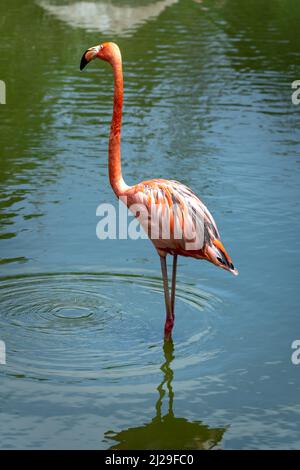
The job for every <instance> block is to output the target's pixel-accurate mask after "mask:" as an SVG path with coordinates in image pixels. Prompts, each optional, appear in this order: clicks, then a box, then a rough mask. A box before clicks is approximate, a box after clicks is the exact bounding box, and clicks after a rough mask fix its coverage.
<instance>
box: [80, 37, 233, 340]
mask: <svg viewBox="0 0 300 470" xmlns="http://www.w3.org/2000/svg"><path fill="white" fill-rule="evenodd" d="M96 58H99V59H102V60H104V61H106V62H108V63H109V64H111V66H112V68H113V72H114V105H113V116H112V123H111V130H110V138H109V148H108V167H109V181H110V184H111V187H112V189H113V191H114V192H115V194H116V196H117V197H118V198H121V199H122V200H123V201H124V202H125V204H127V206H128V207H129V209H130V210H132V207H136V206H138V207H139V208H140V209H141V210H138V211H137V212H135V215H136V216H137V217H138V218H139V220H140V222H141V225H142V226H143V227H144V229H145V230H146V232H147V233H148V235H149V238H150V239H151V241H152V242H153V244H154V246H155V248H156V250H157V252H158V255H159V256H160V262H161V271H162V277H163V285H164V295H165V305H166V321H165V328H164V336H165V340H170V339H171V336H172V330H173V326H174V320H175V316H174V306H175V289H176V270H177V256H178V255H181V256H188V257H192V258H196V259H205V260H207V261H210V262H211V263H213V264H215V265H216V266H219V267H221V268H223V269H226V270H227V271H230V272H231V273H232V274H235V275H237V274H238V271H237V270H236V269H235V268H234V266H233V264H232V261H231V259H230V257H229V255H228V253H227V252H226V250H225V248H224V246H223V244H222V242H221V240H220V235H219V232H218V229H217V226H216V224H215V221H214V219H213V217H212V216H211V214H210V212H209V211H208V209H207V208H206V207H205V205H204V204H203V203H202V202H201V201H200V199H199V198H198V197H197V196H196V195H195V194H194V193H193V192H192V191H191V189H189V188H188V187H187V186H185V185H183V184H181V183H179V182H177V181H172V180H165V179H152V180H149V181H142V182H141V183H138V184H136V185H134V186H127V184H126V183H125V182H124V180H123V177H122V168H121V150H120V147H121V124H122V107H123V72H122V58H121V53H120V49H119V47H118V46H117V45H116V44H114V43H112V42H106V43H103V44H100V45H98V46H94V47H91V48H89V49H87V51H86V52H85V53H84V54H83V56H82V59H81V63H80V70H82V69H83V68H84V67H85V66H86V65H87V64H88V63H89V62H90V61H91V60H93V59H96ZM142 208H145V209H146V216H145V213H144V214H143V217H142V216H141V213H142V212H143V211H142ZM144 212H145V211H144ZM137 213H138V215H137ZM165 228H167V229H168V230H167V231H164V229H165ZM180 229H181V230H180ZM153 231H154V233H155V236H154V235H153ZM166 233H167V235H166ZM178 234H179V236H178ZM167 254H170V255H172V256H173V272H172V283H171V295H170V292H169V286H168V272H167V263H166V256H167Z"/></svg>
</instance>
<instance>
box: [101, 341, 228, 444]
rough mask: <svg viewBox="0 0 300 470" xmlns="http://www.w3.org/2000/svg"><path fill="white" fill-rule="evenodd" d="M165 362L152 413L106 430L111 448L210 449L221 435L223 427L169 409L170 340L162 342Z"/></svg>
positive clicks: (171, 344) (172, 349)
mask: <svg viewBox="0 0 300 470" xmlns="http://www.w3.org/2000/svg"><path fill="white" fill-rule="evenodd" d="M163 351H164V356H165V362H164V363H163V364H162V366H161V370H162V372H163V380H162V382H161V383H160V384H159V386H158V387H157V390H158V393H159V398H158V400H157V402H156V406H155V408H156V415H155V417H154V418H153V419H152V420H151V421H150V423H146V424H143V425H142V426H137V427H134V428H129V429H125V430H124V431H120V432H118V433H114V432H112V431H108V432H106V433H105V437H106V438H109V439H113V440H114V441H116V444H114V445H113V446H111V447H110V449H111V450H122V449H129V450H132V449H189V450H191V449H213V448H214V447H215V446H216V445H217V444H219V443H220V442H221V440H222V438H223V434H224V432H225V431H226V428H211V427H209V426H207V425H206V424H203V423H202V422H201V421H194V422H190V421H188V420H187V419H185V418H177V417H176V416H174V412H173V401H174V391H173V388H172V380H173V376H174V373H173V370H172V368H171V363H172V361H173V359H174V345H173V342H172V341H171V342H165V343H164V347H163ZM166 394H167V396H168V412H167V413H166V414H165V415H162V404H163V399H164V397H165V395H166Z"/></svg>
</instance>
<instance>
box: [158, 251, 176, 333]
mask: <svg viewBox="0 0 300 470" xmlns="http://www.w3.org/2000/svg"><path fill="white" fill-rule="evenodd" d="M160 264H161V272H162V277H163V283H164V292H165V304H166V322H165V340H166V341H170V340H171V339H172V330H173V326H174V320H173V314H172V310H171V302H170V293H169V285H168V270H167V262H166V257H165V256H160Z"/></svg>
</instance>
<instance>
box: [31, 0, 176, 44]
mask: <svg viewBox="0 0 300 470" xmlns="http://www.w3.org/2000/svg"><path fill="white" fill-rule="evenodd" d="M177 2H178V0H161V1H158V2H152V3H148V4H145V5H130V4H128V3H127V4H125V5H114V4H112V3H107V2H74V3H69V4H67V5H57V4H53V3H51V2H49V1H46V0H42V1H40V2H38V3H39V4H40V5H41V6H42V7H43V8H44V9H45V10H46V11H48V12H49V13H51V14H52V15H54V16H55V17H56V18H58V19H59V20H61V21H64V22H65V23H67V24H68V25H69V26H73V27H80V28H84V29H86V30H87V31H98V32H101V33H102V34H107V35H119V36H131V34H133V32H134V31H136V29H137V28H138V27H139V26H140V25H141V24H143V23H146V22H147V21H149V20H152V19H154V18H156V17H157V16H159V15H160V14H161V13H162V12H163V11H164V10H165V8H167V7H168V6H170V5H173V4H174V3H177Z"/></svg>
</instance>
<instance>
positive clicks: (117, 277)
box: [0, 273, 216, 382]
mask: <svg viewBox="0 0 300 470" xmlns="http://www.w3.org/2000/svg"><path fill="white" fill-rule="evenodd" d="M0 299H1V300H0V308H1V315H0V331H1V339H4V340H5V341H6V346H7V366H6V367H5V368H3V373H5V374H9V375H13V376H18V377H19V376H22V377H28V378H32V379H39V380H41V379H42V380H61V379H63V380H64V381H81V380H82V379H84V380H88V379H91V380H96V379H97V380H99V379H103V378H104V379H105V380H109V381H111V382H115V381H117V380H119V379H120V378H122V377H126V380H128V379H130V377H132V378H134V377H136V376H140V375H145V374H149V373H151V372H155V373H156V372H157V363H158V364H159V361H160V359H158V361H157V363H156V361H155V354H157V355H158V357H159V358H160V353H161V338H162V332H163V323H164V300H163V299H164V297H163V289H162V281H161V279H160V278H159V277H155V276H141V275H138V274H122V273H99V274H94V273H89V274H87V273H85V274H79V273H63V274H61V273H59V274H56V273H51V274H39V275H31V276H16V277H9V278H2V279H0ZM215 302H216V298H215V297H213V296H212V295H211V294H208V293H207V292H204V291H201V290H200V289H198V288H196V287H195V286H193V285H192V284H187V283H183V282H180V281H179V282H178V286H177V293H176V328H175V341H176V349H177V351H180V357H181V360H178V362H177V364H175V363H174V368H176V367H178V368H179V367H184V366H185V364H189V365H191V364H193V363H195V362H199V361H201V360H205V359H207V355H205V354H204V353H203V354H200V353H199V351H196V350H195V347H194V346H195V344H196V343H201V344H203V342H204V341H205V339H207V338H208V337H209V336H210V335H211V329H212V328H211V325H210V324H209V320H208V319H209V318H211V317H210V315H203V314H202V315H196V313H197V311H198V312H199V311H203V310H212V309H213V306H214V304H215ZM156 349H157V351H156ZM1 372H2V371H1Z"/></svg>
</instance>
